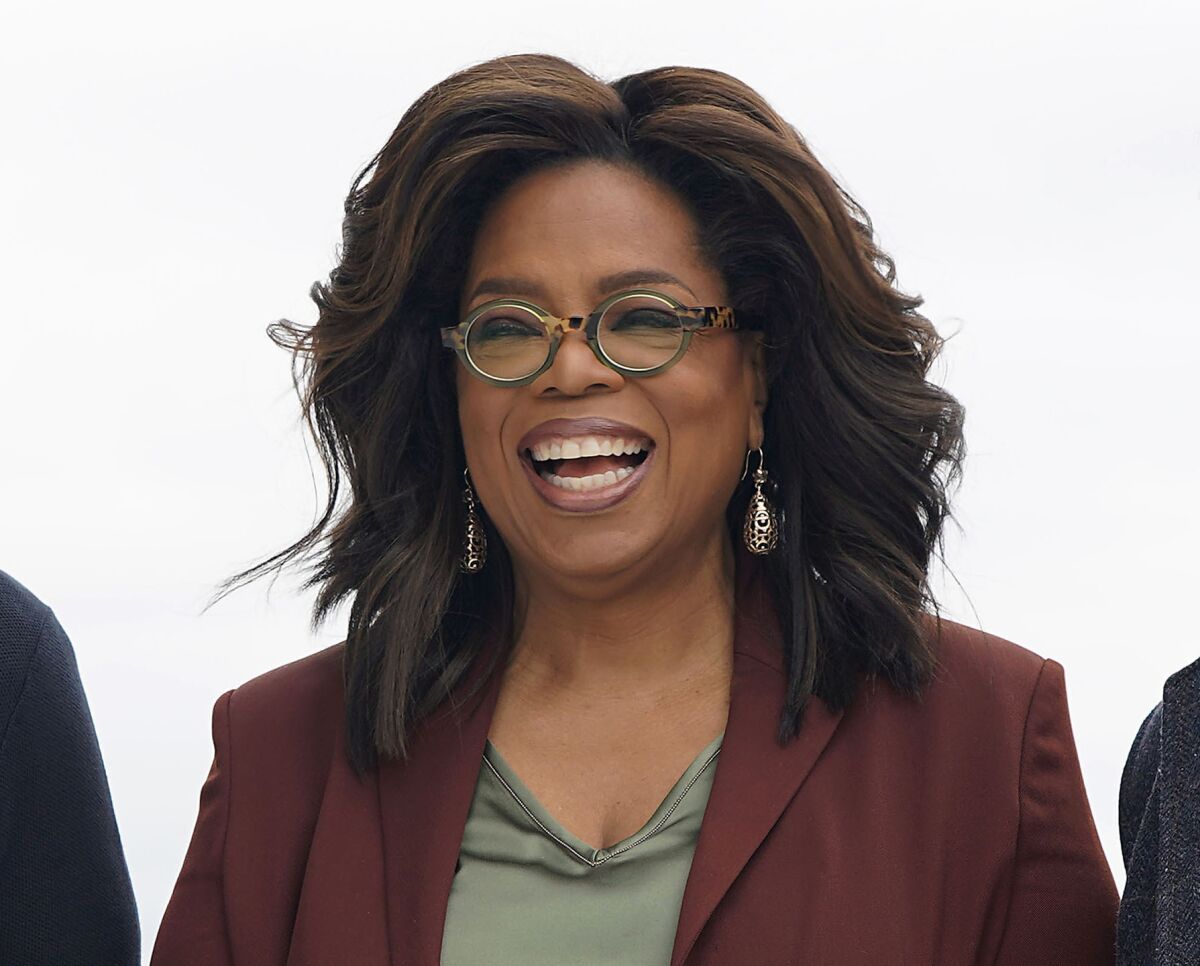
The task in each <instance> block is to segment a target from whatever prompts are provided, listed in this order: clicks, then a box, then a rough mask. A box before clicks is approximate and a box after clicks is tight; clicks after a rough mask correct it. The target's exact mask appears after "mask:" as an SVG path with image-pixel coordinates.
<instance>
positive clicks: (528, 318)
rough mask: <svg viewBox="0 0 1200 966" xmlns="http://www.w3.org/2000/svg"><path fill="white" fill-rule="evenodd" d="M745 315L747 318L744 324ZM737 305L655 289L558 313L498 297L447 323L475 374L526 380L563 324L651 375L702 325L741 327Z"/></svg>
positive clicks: (625, 368) (500, 382) (555, 343)
mask: <svg viewBox="0 0 1200 966" xmlns="http://www.w3.org/2000/svg"><path fill="white" fill-rule="evenodd" d="M746 321H747V320H746V318H745V317H743V318H742V319H741V322H742V325H745V323H746ZM739 327H741V326H739V321H738V320H737V319H735V318H734V313H733V309H731V308H729V307H728V306H724V305H708V306H698V307H689V306H686V305H684V304H683V303H681V302H679V301H677V300H676V299H673V298H672V297H671V296H669V295H666V294H664V293H662V292H656V291H654V290H653V289H643V288H638V289H628V290H626V291H624V292H618V293H616V294H615V295H610V296H609V297H608V298H606V299H605V300H604V301H603V302H601V303H600V304H599V305H598V306H596V309H595V310H594V311H593V312H592V314H591V315H588V316H582V315H576V316H570V317H569V318H560V317H558V316H555V315H551V314H550V313H549V312H547V311H546V310H545V309H543V308H541V307H539V306H537V305H534V304H533V303H532V302H526V301H524V300H523V299H493V300H492V301H490V302H485V303H483V304H482V305H480V306H478V307H476V308H474V309H472V310H471V312H470V314H469V315H467V317H466V318H465V319H463V320H462V321H461V322H459V323H458V325H452V326H449V327H448V328H444V329H442V330H441V332H442V345H444V346H446V348H448V349H453V350H454V351H455V352H456V353H457V354H458V357H459V358H460V359H461V360H462V361H463V364H464V365H465V366H466V367H467V370H468V371H469V372H470V373H471V374H472V375H474V376H477V377H478V378H480V379H483V380H484V381H485V382H490V383H492V384H493V385H497V386H526V385H528V384H529V383H531V382H533V381H534V380H535V379H536V378H537V377H538V376H540V375H541V374H542V373H543V372H545V371H546V370H547V369H549V368H550V366H551V364H552V363H553V362H554V356H555V353H557V352H558V347H559V345H560V343H561V342H562V337H563V332H564V331H565V330H568V329H570V330H574V329H580V328H582V329H583V333H584V336H585V337H586V339H587V343H588V345H589V346H591V349H592V352H593V353H595V355H596V358H597V359H599V360H600V361H601V362H602V363H604V365H606V366H608V367H609V368H610V369H615V370H616V371H617V372H619V373H621V374H622V375H625V376H639V377H640V376H652V375H654V374H655V373H658V372H662V371H663V370H664V369H667V368H669V367H670V366H672V365H674V364H675V363H676V362H678V361H679V360H680V359H681V358H682V357H683V354H684V353H685V352H686V351H687V347H688V345H689V343H690V342H691V339H692V334H693V333H694V332H696V331H697V330H698V329H706V328H713V329H737V328H739Z"/></svg>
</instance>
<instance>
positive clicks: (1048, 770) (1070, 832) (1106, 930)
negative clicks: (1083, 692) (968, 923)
mask: <svg viewBox="0 0 1200 966" xmlns="http://www.w3.org/2000/svg"><path fill="white" fill-rule="evenodd" d="M1116 918H1117V890H1116V885H1115V883H1114V882H1113V877H1112V871H1111V870H1110V869H1109V866H1108V860H1107V859H1106V858H1105V856H1104V851H1103V849H1102V848H1101V845H1100V839H1099V836H1098V835H1097V834H1096V826H1095V823H1094V822H1093V820H1092V813H1091V808H1090V807H1089V805H1088V800H1087V792H1086V791H1085V790H1084V785H1083V775H1082V773H1081V771H1080V768H1079V758H1078V755H1077V753H1076V750H1075V738H1074V735H1073V733H1072V730H1071V720H1070V715H1069V714H1068V711H1067V695H1066V684H1065V681H1064V679H1063V669H1062V665H1060V664H1058V663H1057V662H1055V661H1046V662H1045V663H1044V664H1043V665H1042V670H1041V672H1040V674H1039V675H1038V679H1037V683H1036V684H1035V685H1034V689H1033V696H1032V698H1031V700H1030V703H1029V711H1028V713H1027V715H1026V719H1025V733H1024V738H1023V740H1022V748H1021V777H1020V823H1019V827H1018V831H1017V842H1016V860H1015V867H1014V871H1013V884H1012V895H1011V898H1010V901H1009V908H1008V917H1007V921H1006V924H1005V929H1004V934H1003V938H1002V940H1001V944H1000V950H999V954H998V955H997V957H996V963H997V964H1003V966H1027V964H1029V963H1055V964H1056V966H1102V964H1109V963H1113V962H1114V960H1115V956H1116V947H1115V930H1116Z"/></svg>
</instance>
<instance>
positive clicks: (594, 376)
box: [530, 330, 625, 396]
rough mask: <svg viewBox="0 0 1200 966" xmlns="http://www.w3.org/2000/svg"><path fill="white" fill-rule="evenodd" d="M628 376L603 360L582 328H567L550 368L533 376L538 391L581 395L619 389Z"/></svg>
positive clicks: (549, 394)
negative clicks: (593, 349) (575, 329)
mask: <svg viewBox="0 0 1200 966" xmlns="http://www.w3.org/2000/svg"><path fill="white" fill-rule="evenodd" d="M624 384H625V377H624V376H622V375H621V374H620V373H619V372H617V371H616V370H614V369H610V368H609V367H608V366H606V365H605V364H604V363H603V362H601V361H600V360H599V359H598V358H597V357H596V354H595V353H594V352H592V347H591V346H590V345H588V342H587V337H586V336H585V335H584V333H583V332H582V331H581V330H577V331H574V332H570V331H568V332H564V333H563V336H562V341H561V342H560V343H559V346H558V352H557V353H556V354H555V356H554V361H553V362H552V363H551V364H550V368H549V369H547V370H546V371H545V372H543V373H542V374H541V375H540V376H538V377H537V379H535V380H534V382H533V384H532V386H531V387H530V388H532V389H533V390H534V392H536V393H537V394H538V395H545V396H554V395H562V396H582V395H585V394H586V393H589V392H616V391H617V390H618V389H620V388H621V387H622V386H623V385H624Z"/></svg>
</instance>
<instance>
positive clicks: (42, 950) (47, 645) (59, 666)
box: [0, 572, 141, 964]
mask: <svg viewBox="0 0 1200 966" xmlns="http://www.w3.org/2000/svg"><path fill="white" fill-rule="evenodd" d="M0 910H2V914H0V919H3V925H0V962H3V963H28V964H37V963H106V964H107V963H114V964H125V963H136V962H137V961H138V958H139V947H140V942H141V940H140V925H139V923H138V918H137V907H136V905H135V902H134V896H133V887H132V885H131V883H130V879H129V870H128V867H127V866H126V863H125V855H124V851H123V849H122V846H121V838H120V834H119V832H118V830H117V824H116V818H115V816H114V813H113V807H112V798H111V796H110V793H109V788H108V777H107V775H106V773H105V769H104V762H103V760H102V759H101V755H100V746H99V743H98V741H97V739H96V732H95V727H94V725H93V723H92V717H91V712H90V710H89V708H88V703H87V698H86V696H85V694H84V690H83V683H82V681H81V680H80V676H79V668H78V665H77V663H76V659H75V651H74V648H73V647H72V646H71V641H70V638H68V636H67V634H66V632H65V631H64V630H63V628H62V625H61V624H60V623H59V621H58V619H57V618H56V617H55V616H54V612H53V611H52V610H51V609H50V608H49V607H47V606H46V605H45V604H44V603H42V601H41V600H39V599H38V598H37V597H36V596H34V594H33V593H32V592H31V591H29V590H28V588H26V587H25V586H23V585H22V584H21V583H20V582H18V581H17V580H15V579H14V578H13V577H11V576H9V575H8V574H6V573H3V572H0Z"/></svg>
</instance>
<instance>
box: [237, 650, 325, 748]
mask: <svg viewBox="0 0 1200 966" xmlns="http://www.w3.org/2000/svg"><path fill="white" fill-rule="evenodd" d="M344 653H345V642H339V643H337V644H332V645H330V646H329V647H325V648H322V649H321V650H319V651H315V652H313V653H312V654H308V655H306V656H304V657H302V658H299V659H297V660H295V661H289V662H288V663H287V664H282V665H280V666H279V667H276V668H272V669H271V670H269V671H266V672H264V673H262V674H259V675H257V676H256V677H253V678H250V679H249V680H248V681H246V682H244V683H243V684H240V685H238V686H237V687H235V688H232V689H231V690H229V691H227V692H226V693H225V694H223V695H221V697H220V698H219V699H218V700H217V702H216V705H215V706H214V709H213V713H214V718H216V716H217V715H218V714H219V713H220V710H221V708H222V705H223V703H224V702H225V701H226V699H228V705H227V711H226V714H227V715H228V727H229V729H230V731H231V733H232V735H233V736H235V738H236V740H237V741H238V748H239V750H241V754H242V759H241V763H248V762H247V761H246V755H248V754H254V751H253V750H252V749H261V752H262V754H263V755H265V756H268V758H269V759H272V758H273V757H274V756H276V755H277V754H278V752H279V750H280V749H281V748H287V749H292V748H294V749H297V750H298V751H300V752H302V753H311V754H315V755H316V757H318V758H322V757H323V758H324V759H325V760H326V761H327V759H328V755H327V751H329V750H332V748H333V746H332V745H331V744H330V742H331V741H334V740H335V739H336V741H337V742H338V743H339V744H340V740H341V739H340V734H341V724H342V720H343V715H344V709H345V696H344V687H343V683H342V656H343V654H344ZM214 723H215V722H214ZM289 757H290V758H291V759H292V760H297V759H299V758H300V757H303V754H298V755H293V756H289ZM269 763H270V760H268V761H265V762H264V764H269Z"/></svg>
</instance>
